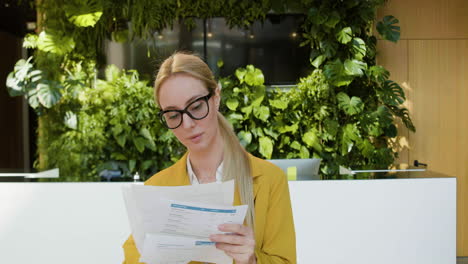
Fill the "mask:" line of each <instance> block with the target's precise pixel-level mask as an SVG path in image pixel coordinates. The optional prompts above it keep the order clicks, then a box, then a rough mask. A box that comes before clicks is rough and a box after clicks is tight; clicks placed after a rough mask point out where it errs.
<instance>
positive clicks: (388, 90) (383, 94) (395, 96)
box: [377, 80, 406, 106]
mask: <svg viewBox="0 0 468 264" xmlns="http://www.w3.org/2000/svg"><path fill="white" fill-rule="evenodd" d="M377 96H378V97H379V98H380V100H381V101H382V102H383V103H384V104H387V105H393V106H398V105H401V104H402V103H403V102H405V100H406V98H405V92H404V91H403V89H402V88H401V87H400V85H398V84H397V83H395V82H393V81H390V80H387V81H385V82H384V85H383V86H382V87H381V88H378V89H377Z"/></svg>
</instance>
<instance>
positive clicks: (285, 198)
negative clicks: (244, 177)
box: [123, 153, 296, 264]
mask: <svg viewBox="0 0 468 264" xmlns="http://www.w3.org/2000/svg"><path fill="white" fill-rule="evenodd" d="M249 158H250V164H251V170H252V176H253V178H254V181H253V183H254V201H255V231H254V232H255V242H256V248H255V255H256V257H257V263H258V264H267V263H268V264H270V263H271V264H273V263H274V264H280V263H281V264H286V263H287V264H296V236H295V231H294V221H293V216H292V209H291V200H290V197H289V187H288V181H287V179H286V175H285V174H284V172H283V171H282V170H281V169H280V168H278V167H277V166H275V165H273V164H272V163H270V162H268V161H265V160H262V159H259V158H256V157H254V156H252V155H250V154H249ZM145 185H155V186H180V185H190V180H189V176H188V174H187V153H186V154H185V155H184V156H183V157H182V158H181V159H180V160H179V161H177V162H176V163H175V164H174V165H172V166H171V167H169V168H167V169H165V170H162V171H161V172H158V173H157V174H155V175H154V176H152V177H151V178H150V179H148V180H147V181H146V182H145ZM240 204H241V202H240V196H239V192H238V190H237V186H236V190H235V194H234V205H240ZM123 249H124V254H125V260H124V262H123V264H137V263H140V262H139V261H138V260H139V258H140V254H139V252H138V250H137V248H136V247H135V242H134V240H133V237H132V236H130V237H129V238H128V240H127V241H126V242H125V243H124V245H123ZM196 263H199V262H194V261H192V262H190V264H196Z"/></svg>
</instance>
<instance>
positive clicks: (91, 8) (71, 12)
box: [64, 0, 102, 27]
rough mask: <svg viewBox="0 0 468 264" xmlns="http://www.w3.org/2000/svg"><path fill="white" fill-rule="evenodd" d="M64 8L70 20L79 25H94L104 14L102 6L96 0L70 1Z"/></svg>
mask: <svg viewBox="0 0 468 264" xmlns="http://www.w3.org/2000/svg"><path fill="white" fill-rule="evenodd" d="M64 9H65V14H66V15H67V18H68V20H69V21H70V22H72V23H73V24H74V25H75V26H78V27H94V25H96V23H97V22H98V21H99V19H100V18H101V16H102V6H100V5H99V4H98V2H97V1H95V0H85V1H68V3H67V4H66V5H65V6H64Z"/></svg>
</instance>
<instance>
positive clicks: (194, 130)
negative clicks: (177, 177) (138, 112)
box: [158, 74, 220, 152]
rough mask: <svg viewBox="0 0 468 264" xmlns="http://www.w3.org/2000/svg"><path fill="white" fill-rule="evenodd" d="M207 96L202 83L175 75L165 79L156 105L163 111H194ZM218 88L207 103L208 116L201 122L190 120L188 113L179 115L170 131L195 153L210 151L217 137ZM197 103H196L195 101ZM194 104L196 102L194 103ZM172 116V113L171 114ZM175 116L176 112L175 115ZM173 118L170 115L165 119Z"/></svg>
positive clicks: (184, 76)
mask: <svg viewBox="0 0 468 264" xmlns="http://www.w3.org/2000/svg"><path fill="white" fill-rule="evenodd" d="M208 94H209V91H208V89H207V87H206V86H205V85H204V83H203V82H202V81H200V80H198V79H196V78H194V77H192V76H190V75H187V74H175V75H173V76H171V77H169V79H167V80H166V81H165V82H163V84H162V85H161V86H160V88H159V94H158V99H159V104H160V106H161V109H162V111H165V110H184V109H186V108H187V106H189V107H188V108H187V109H186V110H188V111H191V112H192V113H193V112H194V111H197V109H198V108H199V107H201V105H200V104H204V103H205V102H204V101H203V100H199V101H197V99H199V98H200V97H204V96H206V95H208ZM219 100H220V96H219V89H216V91H215V93H214V94H213V95H212V96H211V98H210V99H209V100H208V108H209V111H208V115H207V116H206V117H205V118H203V119H200V120H195V119H192V118H191V117H190V116H189V115H188V114H186V113H184V114H182V123H181V124H180V126H179V127H177V128H175V129H172V132H173V133H174V135H175V136H176V137H177V139H178V140H179V141H180V142H181V143H182V144H183V145H184V146H185V147H187V149H188V150H189V151H190V152H198V151H204V150H207V149H209V147H210V146H212V144H214V142H215V139H216V137H217V136H219V132H218V119H217V112H218V108H219ZM195 101H197V102H195ZM194 102H195V103H194ZM174 113H175V112H174ZM175 114H176V115H177V113H175ZM168 117H170V118H173V117H172V115H171V116H168Z"/></svg>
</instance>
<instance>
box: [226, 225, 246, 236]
mask: <svg viewBox="0 0 468 264" xmlns="http://www.w3.org/2000/svg"><path fill="white" fill-rule="evenodd" d="M218 229H219V230H220V231H223V232H230V233H237V234H240V235H244V236H247V235H249V234H250V233H252V229H251V228H249V227H247V226H244V225H239V224H222V225H219V226H218Z"/></svg>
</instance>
